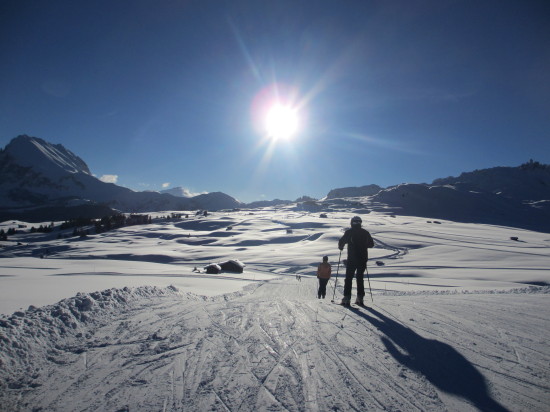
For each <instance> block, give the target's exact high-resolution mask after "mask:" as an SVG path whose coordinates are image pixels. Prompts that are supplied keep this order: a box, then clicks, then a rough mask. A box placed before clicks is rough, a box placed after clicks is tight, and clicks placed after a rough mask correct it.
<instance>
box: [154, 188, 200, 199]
mask: <svg viewBox="0 0 550 412" xmlns="http://www.w3.org/2000/svg"><path fill="white" fill-rule="evenodd" d="M160 193H167V194H169V195H172V196H176V197H193V196H194V195H193V194H192V193H191V192H189V190H188V189H186V188H184V187H181V186H178V187H172V188H171V189H166V190H161V191H160Z"/></svg>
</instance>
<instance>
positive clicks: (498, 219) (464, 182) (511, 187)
mask: <svg viewBox="0 0 550 412" xmlns="http://www.w3.org/2000/svg"><path fill="white" fill-rule="evenodd" d="M174 193H176V194H177V193H179V194H180V196H175V195H174ZM185 194H186V191H185V189H183V188H173V189H168V190H165V191H162V192H151V191H148V192H136V191H133V190H131V189H128V188H125V187H122V186H118V185H116V184H113V183H105V182H102V181H100V180H99V179H97V178H96V177H94V176H93V175H92V173H91V171H90V170H89V168H88V166H87V164H86V163H85V162H84V160H82V159H81V158H80V157H78V156H76V155H75V154H74V153H72V152H71V151H69V150H67V149H66V148H64V147H63V146H62V145H60V144H57V145H54V144H51V143H48V142H46V141H45V140H43V139H40V138H34V137H29V136H27V135H20V136H18V137H16V138H14V139H13V140H12V141H11V142H10V143H9V144H8V145H7V146H6V148H4V149H2V150H0V220H8V219H15V218H20V219H23V218H24V216H25V213H26V214H27V215H29V214H32V215H33V216H40V211H41V210H42V211H43V212H44V214H45V216H43V218H42V219H41V220H49V219H50V216H53V215H55V216H56V217H58V216H59V215H60V214H62V212H63V211H65V212H66V213H67V214H69V215H78V214H79V213H85V214H86V215H87V216H89V217H93V218H98V217H102V216H104V215H105V212H106V210H111V211H112V212H113V213H116V212H119V211H121V212H133V213H141V212H155V211H164V210H197V209H207V210H212V211H215V210H221V209H236V208H260V207H280V206H287V205H291V204H292V203H296V210H309V211H310V212H312V213H313V212H317V211H325V212H330V211H331V210H337V209H340V208H341V207H344V206H345V207H348V206H349V205H353V206H354V207H355V210H356V211H357V213H360V214H368V213H370V212H380V213H394V214H403V215H411V216H413V215H414V216H421V217H428V218H438V219H447V220H456V221H462V222H476V223H490V224H500V225H510V226H516V227H523V228H528V229H532V230H542V231H550V166H548V165H545V164H540V163H538V162H534V161H533V160H531V161H530V162H528V163H524V164H522V165H520V166H518V167H504V166H499V167H493V168H488V169H481V170H474V171H472V172H464V173H462V174H460V175H459V176H458V177H452V176H450V177H446V178H439V179H435V180H434V181H433V182H432V183H431V184H427V183H403V184H400V185H395V186H390V187H387V188H382V187H380V186H378V185H375V184H369V185H365V186H360V187H344V188H336V189H332V190H330V191H329V192H328V194H327V196H326V197H324V198H322V199H320V200H315V199H312V198H309V197H306V196H303V197H301V198H299V199H297V200H295V201H294V202H292V201H289V200H279V199H275V200H271V201H270V200H264V201H257V202H252V203H249V204H246V203H242V202H239V201H238V200H237V199H235V198H233V197H231V196H230V195H227V194H225V193H223V192H211V193H203V194H200V195H197V196H192V197H186V196H185ZM306 203H307V205H306ZM75 205H76V206H75ZM83 205H85V208H84V206H83ZM304 205H305V206H307V207H305V206H304ZM304 207H305V209H304ZM52 210H56V211H57V213H54V214H52V212H51V211H52ZM31 211H32V213H31Z"/></svg>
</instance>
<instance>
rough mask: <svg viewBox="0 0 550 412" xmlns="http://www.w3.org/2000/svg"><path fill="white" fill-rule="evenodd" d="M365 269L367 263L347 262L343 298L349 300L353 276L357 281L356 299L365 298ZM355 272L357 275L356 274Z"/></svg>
mask: <svg viewBox="0 0 550 412" xmlns="http://www.w3.org/2000/svg"><path fill="white" fill-rule="evenodd" d="M366 268H367V262H366V261H365V262H354V261H352V260H348V263H347V266H346V280H345V281H344V297H346V298H351V285H352V283H353V276H355V278H356V279H357V297H358V298H361V299H362V298H363V297H364V296H365V280H364V278H363V276H364V275H365V269H366ZM356 272H357V273H356Z"/></svg>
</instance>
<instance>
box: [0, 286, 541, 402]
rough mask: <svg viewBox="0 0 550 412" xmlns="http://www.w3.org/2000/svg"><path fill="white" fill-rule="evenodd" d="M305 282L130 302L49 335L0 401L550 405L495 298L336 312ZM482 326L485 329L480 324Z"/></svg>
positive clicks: (530, 355) (395, 302)
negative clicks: (40, 356) (89, 325)
mask: <svg viewBox="0 0 550 412" xmlns="http://www.w3.org/2000/svg"><path fill="white" fill-rule="evenodd" d="M314 285H315V282H314V280H313V279H304V280H303V281H302V282H295V281H291V280H290V279H285V280H280V281H272V282H268V283H265V284H263V285H262V286H259V287H257V288H256V289H254V290H249V292H247V293H243V294H239V295H237V296H232V297H226V298H219V299H210V300H202V299H196V298H191V297H189V296H187V297H186V296H183V297H182V296H174V295H170V294H168V295H166V296H159V297H157V298H155V299H147V300H142V301H137V302H134V303H133V304H132V307H131V310H125V311H120V312H118V313H117V314H114V315H113V316H112V318H111V319H110V321H109V322H104V325H103V326H101V327H97V328H95V329H94V330H90V331H89V333H88V334H85V335H83V337H82V339H81V342H80V343H79V344H78V345H76V346H75V344H74V343H71V344H69V343H68V342H67V343H66V344H65V345H63V344H62V342H58V344H57V347H56V348H55V350H56V356H55V357H50V358H49V360H47V361H46V360H43V361H42V364H41V367H40V368H38V369H39V375H40V376H38V377H37V378H36V380H35V384H34V385H32V387H29V386H27V387H16V386H12V388H10V389H9V390H6V392H5V393H4V394H3V396H2V398H3V399H4V400H5V401H9V403H5V405H8V404H9V405H11V407H10V409H11V410H18V409H20V410H32V409H37V410H41V409H43V410H81V411H96V410H110V411H135V410H143V411H145V410H147V411H149V410H163V411H180V410H189V411H195V410H197V411H198V410H200V411H209V410H212V411H218V410H220V411H223V410H227V411H257V410H270V411H285V410H288V411H305V410H307V411H316V410H321V411H338V410H340V411H344V410H356V411H367V410H391V411H397V410H407V411H414V410H421V411H424V410H433V411H441V410H465V409H466V410H475V409H480V410H503V411H504V410H507V409H506V408H505V407H503V406H502V405H501V404H500V403H498V402H497V400H496V399H497V398H498V399H499V400H500V401H501V402H502V401H505V402H506V403H507V404H509V405H513V406H512V407H510V409H511V410H517V409H518V408H519V409H529V410H531V411H537V410H539V411H542V410H544V408H545V405H547V404H548V400H549V399H548V393H549V389H550V388H549V387H548V384H547V382H548V378H549V368H548V366H537V365H541V364H542V365H548V360H549V354H548V351H547V349H545V346H544V344H543V343H542V342H532V341H527V339H528V338H527V337H526V336H527V335H526V333H525V332H526V330H527V328H528V327H529V325H528V324H525V325H524V326H523V327H521V328H520V330H519V331H516V332H513V330H512V329H509V327H511V326H512V325H510V322H512V323H514V322H515V323H518V322H523V323H524V322H525V320H528V319H529V318H528V317H526V318H522V317H521V316H520V315H514V313H512V312H511V311H507V312H506V314H508V315H510V317H509V318H504V319H503V314H502V312H501V313H498V307H497V304H496V303H494V302H493V303H492V304H491V305H490V308H491V311H495V313H491V316H492V320H493V321H495V322H496V323H494V324H493V325H492V326H491V325H489V324H488V323H487V324H483V322H482V324H481V325H476V324H473V322H472V321H468V320H467V319H464V318H465V317H468V315H469V314H471V313H473V312H469V311H468V310H465V309H462V312H461V313H460V314H456V313H455V312H456V307H455V306H453V305H452V304H451V303H454V304H456V303H460V304H464V301H458V300H457V299H470V300H471V302H470V303H471V304H473V305H474V306H475V307H476V308H477V309H478V308H479V307H480V305H483V304H484V303H483V302H482V301H480V297H479V296H473V297H468V296H466V297H461V296H426V298H427V299H426V300H427V301H428V302H427V303H426V302H425V303H422V302H421V301H420V300H419V297H418V296H414V297H406V296H401V297H395V296H391V297H390V296H388V297H379V299H380V300H382V299H384V300H385V304H384V308H382V307H375V308H373V309H368V308H367V309H363V308H361V309H346V308H343V307H340V306H337V305H331V304H330V303H329V301H328V300H324V301H323V300H317V299H312V298H311V297H310V295H311V294H312V293H311V292H312V290H314ZM543 297H545V296H538V297H537V296H534V297H533V300H532V301H531V303H530V304H528V305H527V306H529V307H530V308H531V309H533V308H535V307H537V305H540V303H541V302H542V300H541V299H538V298H543ZM499 298H501V299H502V298H503V297H502V296H491V299H496V300H498V299H499ZM476 299H477V300H476ZM430 300H431V302H430ZM416 302H418V305H416ZM476 302H477V303H476ZM522 302H523V301H522ZM516 304H517V305H518V309H519V305H520V303H519V302H516ZM434 305H435V306H434ZM522 305H526V303H525V302H523V303H522ZM466 306H467V305H465V307H466ZM413 307H414V309H415V312H414V313H413V312H412V308H413ZM546 307H547V306H546ZM435 308H438V309H435ZM477 309H474V310H477ZM476 316H477V315H476ZM540 316H545V315H543V314H542V315H540ZM472 319H475V317H473V316H472ZM546 320H548V319H547V318H546ZM537 322H539V323H540V319H533V324H535V323H537ZM527 323H529V322H527ZM479 326H481V327H487V328H490V330H489V332H488V333H484V334H482V333H476V330H477V328H478V327H479ZM461 334H463V335H464V336H467V337H464V336H461ZM453 342H454V343H453ZM519 343H522V344H525V345H528V346H529V349H527V348H525V347H521V346H519ZM493 349H494V350H493ZM535 355H536V356H538V357H539V358H540V363H539V362H538V361H535V360H534V356H535ZM37 362H38V360H37ZM480 371H481V372H482V373H483V375H482V373H481V372H480ZM489 381H490V383H491V384H489ZM504 391H506V393H503V392H504ZM495 396H496V397H497V398H495Z"/></svg>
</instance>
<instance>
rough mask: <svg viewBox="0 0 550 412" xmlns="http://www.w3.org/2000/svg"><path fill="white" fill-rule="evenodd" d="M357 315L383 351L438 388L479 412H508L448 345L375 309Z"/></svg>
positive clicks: (483, 382)
mask: <svg viewBox="0 0 550 412" xmlns="http://www.w3.org/2000/svg"><path fill="white" fill-rule="evenodd" d="M368 310H369V311H370V312H372V314H373V315H375V316H376V317H374V316H369V315H368V314H367V313H365V312H363V311H357V313H358V314H359V315H360V316H361V317H363V318H365V319H366V320H368V321H369V322H370V323H372V324H373V325H374V326H375V327H376V328H378V329H379V330H380V331H381V332H382V333H384V335H386V336H384V337H382V338H381V339H382V343H383V344H384V346H385V347H386V349H387V351H388V352H389V353H390V354H391V355H392V356H393V357H394V358H395V360H397V361H398V362H399V363H401V364H402V365H403V366H405V367H407V368H409V369H411V370H413V371H416V372H418V373H420V374H422V375H423V376H424V377H425V378H426V379H427V380H428V381H430V382H431V383H432V384H433V385H434V386H436V387H437V388H438V389H440V390H442V391H444V392H446V393H449V394H452V395H456V396H460V397H462V398H464V399H466V400H467V401H469V402H471V403H472V404H474V406H475V407H476V408H478V409H479V410H481V411H501V412H503V411H508V409H506V408H505V407H504V406H502V405H501V404H500V403H498V402H497V401H496V400H494V399H493V398H492V397H491V395H490V394H489V389H488V385H487V382H486V380H485V378H484V377H483V375H482V374H481V373H480V372H479V371H478V370H477V369H476V368H475V367H474V366H473V365H472V364H471V363H470V362H469V361H468V360H467V359H466V358H465V357H464V356H462V355H461V354H460V353H459V352H458V351H457V350H456V349H454V348H453V347H452V346H451V345H449V344H446V343H443V342H440V341H438V340H435V339H426V338H424V337H422V336H420V335H419V334H417V333H416V332H414V331H413V330H412V329H410V328H408V327H406V326H404V325H403V324H401V323H399V322H396V321H394V320H392V319H390V318H388V317H387V316H385V315H383V314H382V313H380V312H378V311H377V310H375V309H372V308H368Z"/></svg>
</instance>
